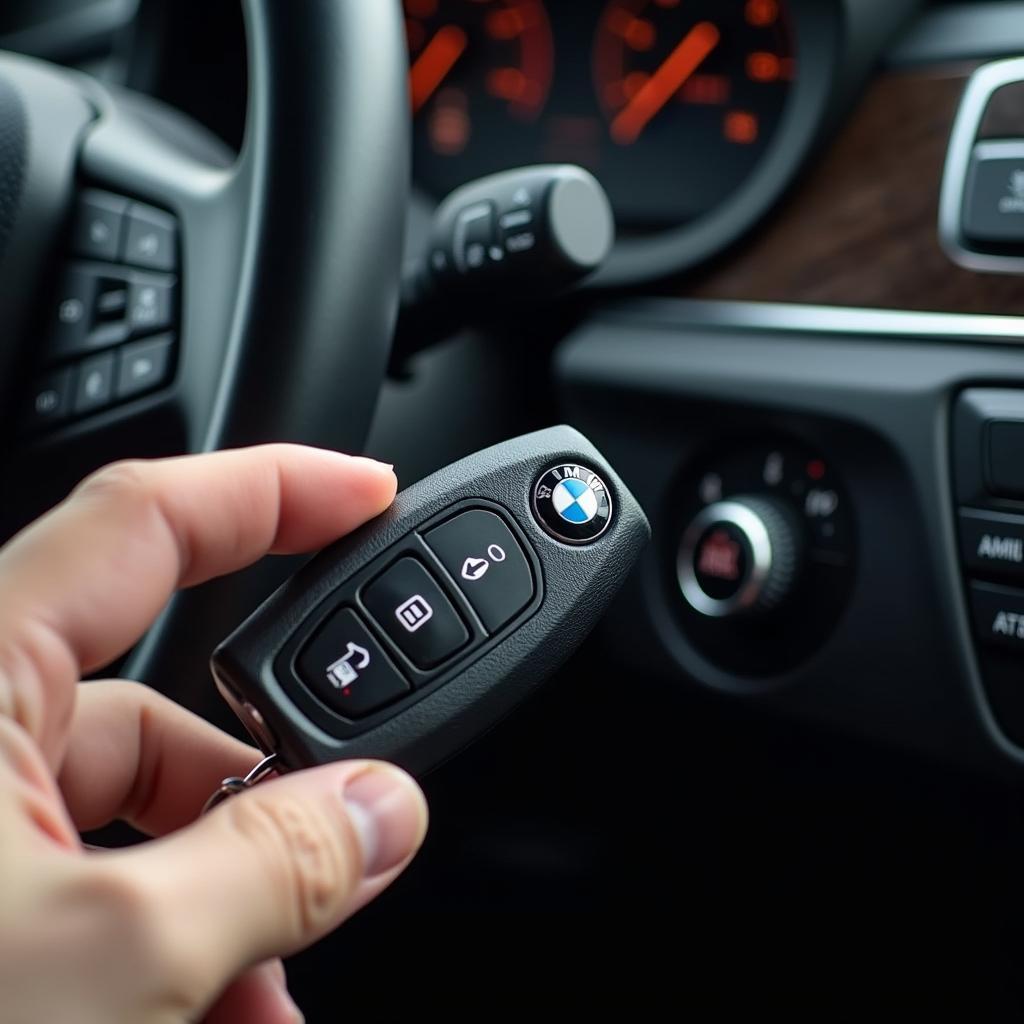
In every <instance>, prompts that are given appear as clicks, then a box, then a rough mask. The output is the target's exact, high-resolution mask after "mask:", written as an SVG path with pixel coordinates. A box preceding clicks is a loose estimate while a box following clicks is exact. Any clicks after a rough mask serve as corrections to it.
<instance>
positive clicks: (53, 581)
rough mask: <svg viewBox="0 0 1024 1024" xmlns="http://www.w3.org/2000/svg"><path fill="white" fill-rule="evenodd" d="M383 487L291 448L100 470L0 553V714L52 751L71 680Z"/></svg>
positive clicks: (370, 466)
mask: <svg viewBox="0 0 1024 1024" xmlns="http://www.w3.org/2000/svg"><path fill="white" fill-rule="evenodd" d="M396 486H397V485H396V480H395V475H394V473H393V471H392V469H391V467H390V466H385V465H383V464H381V463H378V462H374V461H372V460H369V459H361V458H353V457H350V456H345V455H340V454H338V453H336V452H329V451H322V450H320V449H312V448H303V447H300V446H297V445H267V446H263V447H259V448H247V449H240V450H237V451H228V452H217V453H214V454H210V455H199V456H187V457H183V458H176V459H164V460H159V461H153V462H123V463H116V464H114V465H113V466H109V467H107V468H106V469H103V470H100V471H99V472H98V473H96V474H94V475H93V476H91V477H89V478H88V479H87V480H86V481H85V482H84V483H83V484H81V485H80V486H79V487H78V488H77V489H76V490H75V491H74V492H73V493H72V495H71V496H70V497H69V498H68V499H67V500H66V501H64V502H63V503H62V504H60V505H58V506H57V507H56V508H55V509H54V510H53V511H52V512H50V513H48V514H47V515H46V516H44V517H43V518H42V519H40V520H38V521H37V522H36V523H34V524H33V525H32V526H30V527H29V528H28V529H26V530H25V531H24V532H22V533H21V534H19V535H18V536H17V537H16V538H15V539H14V540H13V541H11V543H10V544H8V545H7V547H5V548H4V549H3V550H0V714H5V715H9V716H10V717H13V718H14V719H16V720H17V721H18V722H19V723H20V724H21V725H22V726H23V727H24V728H25V729H27V730H28V732H29V733H30V735H32V736H33V737H34V738H35V739H36V740H37V742H40V743H41V744H42V745H43V748H44V751H47V748H48V747H49V748H50V750H49V751H48V752H52V743H53V742H54V741H55V736H57V735H63V734H64V733H65V731H66V728H67V722H68V719H69V717H70V713H71V707H72V702H73V698H74V689H73V686H74V684H75V683H76V682H77V681H78V679H79V678H80V676H81V675H82V674H84V673H87V672H89V671H91V670H93V669H96V668H99V667H100V666H102V665H105V664H107V663H109V662H110V661H112V660H113V659H114V658H115V657H117V656H118V655H120V654H121V653H123V652H124V651H125V650H126V649H128V648H129V647H130V646H131V645H132V644H133V643H134V642H135V641H136V640H137V639H138V638H139V637H140V636H141V635H142V633H143V632H144V631H145V630H146V628H147V627H148V626H149V625H150V624H151V623H152V622H153V620H154V619H155V618H156V616H157V614H158V613H159V612H160V610H161V608H162V607H163V606H164V604H165V603H166V602H167V600H168V599H169V598H170V596H171V594H172V593H173V592H174V591H175V590H176V589H177V588H178V587H187V586H191V585H193V584H196V583H200V582H202V581H204V580H207V579H211V578H212V577H214V576H220V575H223V574H225V573H229V572H232V571H234V570H236V569H240V568H243V567H244V566H247V565H249V564H251V563H252V562H255V561H256V560H257V559H259V558H261V557H262V556H263V555H265V554H268V553H270V552H275V553H282V554H284V553H295V552H299V551H308V550H312V549H314V548H318V547H322V546H323V545H325V544H327V543H329V542H330V541H332V540H335V539H337V538H338V537H340V536H341V535H343V534H345V533H347V532H349V531H350V530H352V529H354V528H355V527H356V526H359V525H360V524H361V523H363V522H365V521H366V520H368V519H370V518H372V517H373V516H375V515H377V514H378V513H380V512H381V511H383V510H384V509H385V508H386V507H387V506H388V505H389V504H390V503H391V501H392V499H393V498H394V495H395V489H396Z"/></svg>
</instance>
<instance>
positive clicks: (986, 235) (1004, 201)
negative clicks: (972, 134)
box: [963, 142, 1024, 245]
mask: <svg viewBox="0 0 1024 1024" xmlns="http://www.w3.org/2000/svg"><path fill="white" fill-rule="evenodd" d="M1014 149H1015V150H1016V151H1015V152H1013V153H1011V152H1009V150H1008V149H1007V146H1006V144H1005V143H991V142H982V143H979V144H978V146H977V147H976V148H975V151H974V156H973V157H972V159H971V167H970V171H969V174H968V179H967V187H966V195H965V198H964V214H963V217H964V219H963V230H964V234H965V235H966V236H967V238H969V239H970V240H971V241H973V242H982V243H985V242H988V243H993V244H1002V245H1006V244H1013V243H1024V146H1019V145H1018V146H1016V147H1014Z"/></svg>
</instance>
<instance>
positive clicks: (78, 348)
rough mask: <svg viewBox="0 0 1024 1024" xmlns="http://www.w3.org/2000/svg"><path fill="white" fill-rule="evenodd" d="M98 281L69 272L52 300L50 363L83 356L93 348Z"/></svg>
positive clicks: (79, 271)
mask: <svg viewBox="0 0 1024 1024" xmlns="http://www.w3.org/2000/svg"><path fill="white" fill-rule="evenodd" d="M98 292H99V277H98V276H97V275H96V274H94V273H89V272H88V271H85V270H82V269H77V268H76V269H72V270H69V271H67V273H65V274H64V276H63V278H62V279H61V284H60V287H59V288H58V290H57V294H56V297H55V298H54V300H53V307H52V309H53V313H52V321H51V328H50V338H49V344H48V346H47V355H48V356H49V357H50V358H51V359H60V358H64V357H66V356H74V355H80V354H81V353H83V352H87V351H88V350H89V349H90V347H91V342H90V340H89V333H90V331H91V330H92V326H93V321H94V318H95V311H96V298H97V295H98Z"/></svg>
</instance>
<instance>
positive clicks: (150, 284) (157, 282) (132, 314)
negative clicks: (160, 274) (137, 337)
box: [128, 278, 174, 334]
mask: <svg viewBox="0 0 1024 1024" xmlns="http://www.w3.org/2000/svg"><path fill="white" fill-rule="evenodd" d="M128 322H129V323H130V324H131V328H132V331H133V333H135V334H153V333H154V332H156V331H165V330H167V329H168V328H169V327H171V326H172V325H173V323H174V284H173V283H172V282H171V281H168V280H164V279H152V280H150V279H145V278H140V279H139V280H137V281H133V282H132V286H131V292H130V296H129V299H128Z"/></svg>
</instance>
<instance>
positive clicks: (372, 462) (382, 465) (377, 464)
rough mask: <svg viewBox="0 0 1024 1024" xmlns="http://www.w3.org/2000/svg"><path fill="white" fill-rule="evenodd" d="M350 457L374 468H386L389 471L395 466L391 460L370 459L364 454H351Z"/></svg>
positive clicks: (392, 470)
mask: <svg viewBox="0 0 1024 1024" xmlns="http://www.w3.org/2000/svg"><path fill="white" fill-rule="evenodd" d="M352 459H353V461H355V462H362V463H364V464H366V465H367V466H372V467H373V468H374V469H386V470H387V471H388V472H389V473H393V472H394V471H395V466H394V463H392V462H381V461H380V460H379V459H371V458H368V457H367V456H365V455H353V456H352Z"/></svg>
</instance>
